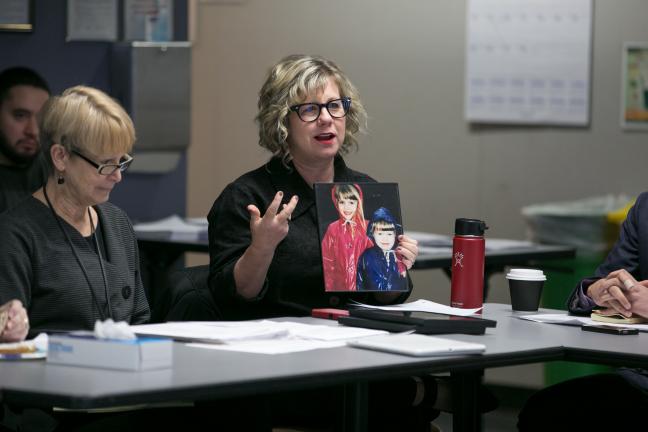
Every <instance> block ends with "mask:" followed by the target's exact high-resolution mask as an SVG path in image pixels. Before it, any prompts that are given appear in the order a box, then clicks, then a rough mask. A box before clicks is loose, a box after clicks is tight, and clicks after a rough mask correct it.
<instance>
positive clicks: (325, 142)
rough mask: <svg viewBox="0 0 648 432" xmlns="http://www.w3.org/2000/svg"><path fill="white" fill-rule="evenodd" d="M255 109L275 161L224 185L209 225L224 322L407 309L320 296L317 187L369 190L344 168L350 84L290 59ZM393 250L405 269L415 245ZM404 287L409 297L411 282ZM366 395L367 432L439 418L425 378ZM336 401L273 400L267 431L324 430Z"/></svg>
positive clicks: (351, 124)
mask: <svg viewBox="0 0 648 432" xmlns="http://www.w3.org/2000/svg"><path fill="white" fill-rule="evenodd" d="M258 106H259V112H258V115H257V117H256V120H257V123H258V126H259V145H260V146H261V147H264V148H266V149H267V150H269V151H270V152H271V153H272V158H271V159H270V161H268V162H267V163H266V164H264V165H263V166H261V167H260V168H258V169H256V170H254V171H251V172H248V173H247V174H244V175H243V176H241V177H239V178H238V179H237V180H235V181H234V182H233V183H231V184H229V185H228V186H227V187H226V188H225V190H224V191H223V192H222V193H221V194H220V196H219V197H218V199H216V202H215V203H214V205H213V207H212V209H211V211H210V212H209V215H208V221H209V252H210V275H209V281H210V289H211V291H212V294H213V296H214V298H215V299H216V302H217V303H218V306H219V308H220V309H221V311H222V313H223V315H224V317H225V318H226V319H253V318H267V317H276V316H295V315H310V312H311V309H312V308H317V307H345V306H346V302H347V301H349V300H351V299H354V300H358V301H361V302H367V303H396V302H401V301H403V300H405V299H406V298H407V296H408V295H409V291H408V292H405V293H402V292H401V293H398V292H382V293H369V292H364V293H359V292H351V291H347V292H342V293H340V292H326V291H325V287H324V276H323V273H322V263H321V259H320V256H321V255H320V243H319V236H318V226H317V212H316V209H315V193H314V190H313V184H314V183H318V182H323V183H330V182H345V183H360V182H375V180H374V179H372V178H371V177H369V176H368V175H366V174H363V173H360V172H357V171H354V170H352V169H350V168H348V167H347V166H346V164H345V163H344V159H343V158H342V156H343V155H345V154H347V153H348V152H349V150H351V149H353V148H355V147H357V138H358V134H359V133H361V132H362V131H363V129H364V127H365V124H366V113H365V110H364V108H363V106H362V103H361V102H360V98H359V95H358V92H357V90H356V88H355V87H354V86H353V84H352V83H351V81H349V79H348V78H347V77H346V75H345V74H344V73H343V72H342V71H341V70H340V68H339V67H338V66H337V65H336V64H335V63H333V62H332V61H330V60H328V59H325V58H323V57H317V56H308V55H291V56H288V57H286V58H284V59H282V60H280V61H279V62H278V63H277V64H276V65H275V66H274V67H273V68H272V69H271V70H270V72H269V73H268V76H267V78H266V81H265V83H264V84H263V86H262V88H261V91H260V92H259V101H258ZM262 212H263V213H262ZM397 241H398V246H397V252H396V253H398V254H399V255H400V257H401V258H402V260H403V262H404V263H405V265H406V267H407V268H408V269H409V268H411V266H412V264H413V263H414V260H415V259H416V256H417V254H418V247H417V243H416V241H415V240H413V239H410V238H408V237H407V236H405V235H401V236H399V238H398V240H397ZM407 283H408V286H409V288H410V290H411V281H410V280H409V278H408V280H407ZM427 383H430V385H429V386H427V385H426V384H427ZM370 387H371V388H370V410H371V414H370V416H369V418H370V425H369V428H370V430H390V429H389V428H390V427H392V426H394V424H396V425H397V429H393V430H399V429H404V430H427V427H429V422H430V420H431V419H432V418H433V417H434V416H436V414H438V413H437V412H435V411H434V410H433V409H432V408H431V403H432V402H433V401H434V400H435V397H436V385H435V383H434V380H433V379H431V378H428V377H423V378H418V377H417V378H416V379H399V380H392V381H389V382H378V383H372V384H371V386H370ZM426 387H429V389H428V390H429V391H428V392H427V393H428V395H427V396H426V394H425V393H426ZM342 400H343V394H342V390H341V388H328V389H322V390H318V391H317V392H307V393H306V394H304V393H302V392H297V393H289V394H282V395H280V396H277V397H273V398H271V404H272V409H271V412H272V415H273V422H274V424H282V423H284V424H285V423H286V422H288V424H293V425H294V423H295V422H297V423H299V422H301V421H303V422H305V423H307V424H309V425H312V424H313V423H328V426H330V423H331V422H333V423H335V422H336V419H337V418H338V417H339V415H340V413H342V411H343V409H342ZM338 426H339V425H338ZM419 426H420V428H419Z"/></svg>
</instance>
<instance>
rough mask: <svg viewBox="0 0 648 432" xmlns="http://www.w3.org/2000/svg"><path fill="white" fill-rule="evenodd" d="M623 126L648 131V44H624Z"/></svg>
mask: <svg viewBox="0 0 648 432" xmlns="http://www.w3.org/2000/svg"><path fill="white" fill-rule="evenodd" d="M621 65H622V71H621V77H622V78H621V79H622V82H621V126H622V127H623V128H624V129H646V130H648V42H643V43H638V42H626V43H625V44H623V60H622V62H621Z"/></svg>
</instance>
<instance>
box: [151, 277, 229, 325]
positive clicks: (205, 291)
mask: <svg viewBox="0 0 648 432" xmlns="http://www.w3.org/2000/svg"><path fill="white" fill-rule="evenodd" d="M208 277H209V266H208V265H200V266H195V267H187V268H184V269H182V270H177V271H174V272H171V273H170V274H169V277H168V280H167V287H166V293H165V295H164V298H163V299H161V300H160V301H159V302H158V304H157V305H156V306H155V307H154V308H153V311H152V312H151V321H152V322H164V321H217V320H220V319H222V316H221V313H220V311H219V310H218V307H217V306H216V303H215V302H214V299H213V298H212V295H211V292H210V291H209V287H208V286H207V278H208Z"/></svg>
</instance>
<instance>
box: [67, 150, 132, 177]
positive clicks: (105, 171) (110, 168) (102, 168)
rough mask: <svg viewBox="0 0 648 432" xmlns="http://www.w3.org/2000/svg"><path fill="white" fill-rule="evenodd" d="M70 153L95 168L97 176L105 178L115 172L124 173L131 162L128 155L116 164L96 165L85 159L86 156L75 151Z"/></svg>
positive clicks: (130, 157)
mask: <svg viewBox="0 0 648 432" xmlns="http://www.w3.org/2000/svg"><path fill="white" fill-rule="evenodd" d="M72 153H74V154H75V155H77V156H79V157H80V158H81V159H83V160H84V161H86V162H88V163H89V164H90V165H92V166H93V167H95V168H97V172H98V173H99V174H101V175H105V176H108V175H110V174H113V173H114V172H115V171H117V170H119V171H121V172H124V171H126V170H127V169H128V167H129V166H130V164H131V162H133V157H132V156H130V155H128V154H127V155H124V157H123V158H122V160H121V161H120V162H119V163H118V164H98V163H97V162H95V161H93V160H92V159H89V158H87V157H86V156H84V155H83V154H81V153H80V152H79V151H77V150H74V149H72Z"/></svg>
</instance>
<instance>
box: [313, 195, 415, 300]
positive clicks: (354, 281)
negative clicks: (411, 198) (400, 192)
mask: <svg viewBox="0 0 648 432" xmlns="http://www.w3.org/2000/svg"><path fill="white" fill-rule="evenodd" d="M331 198H332V200H333V204H334V205H335V208H336V209H337V211H338V214H339V218H338V219H337V220H336V221H334V222H332V223H331V224H330V225H329V226H328V228H327V230H326V234H325V235H324V237H323V239H322V260H323V264H324V285H325V289H326V291H407V289H408V284H407V276H406V272H405V264H404V263H403V262H402V260H401V259H400V257H399V256H398V254H396V251H395V246H396V244H397V239H398V236H399V235H401V234H402V233H403V230H402V226H401V225H400V224H398V223H397V221H396V219H395V218H394V217H393V216H392V214H391V213H390V212H389V210H387V209H386V208H384V207H380V208H379V209H378V210H376V211H375V212H374V214H373V215H372V218H371V221H370V222H369V224H367V221H366V220H365V218H364V211H363V197H362V189H361V188H360V186H359V185H355V184H340V185H335V186H334V187H333V188H332V189H331Z"/></svg>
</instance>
